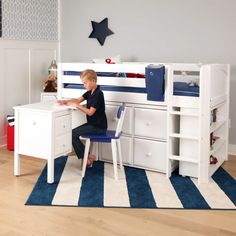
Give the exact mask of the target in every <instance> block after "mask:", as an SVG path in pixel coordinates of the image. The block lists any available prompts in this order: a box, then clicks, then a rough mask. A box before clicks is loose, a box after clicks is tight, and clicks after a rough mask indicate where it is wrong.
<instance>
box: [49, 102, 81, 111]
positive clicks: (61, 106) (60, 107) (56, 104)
mask: <svg viewBox="0 0 236 236" xmlns="http://www.w3.org/2000/svg"><path fill="white" fill-rule="evenodd" d="M53 106H54V108H56V109H62V110H63V109H65V108H68V109H73V110H77V108H76V107H73V106H67V105H60V104H58V103H54V104H53Z"/></svg>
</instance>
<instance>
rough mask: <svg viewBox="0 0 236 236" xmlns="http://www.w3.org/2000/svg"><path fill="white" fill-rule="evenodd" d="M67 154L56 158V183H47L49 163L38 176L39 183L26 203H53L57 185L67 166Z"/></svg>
mask: <svg viewBox="0 0 236 236" xmlns="http://www.w3.org/2000/svg"><path fill="white" fill-rule="evenodd" d="M66 161H67V156H63V157H60V158H57V159H56V160H55V166H56V168H55V173H54V183H52V184H48V183H47V165H46V166H45V167H44V169H43V171H42V173H41V175H40V176H39V178H38V181H37V184H36V185H35V187H34V189H33V191H32V192H31V194H30V196H29V198H28V200H27V202H26V203H25V205H43V206H44V205H51V204H52V200H53V197H54V195H55V192H56V189H57V186H58V184H59V182H60V179H61V175H62V173H63V170H64V168H65V165H66Z"/></svg>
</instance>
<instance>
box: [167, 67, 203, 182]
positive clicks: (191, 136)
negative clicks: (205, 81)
mask: <svg viewBox="0 0 236 236" xmlns="http://www.w3.org/2000/svg"><path fill="white" fill-rule="evenodd" d="M178 69H179V68H178V66H177V67H175V66H173V67H171V68H170V70H169V72H168V75H167V76H168V103H167V104H168V105H167V171H166V175H167V178H170V177H171V174H172V171H173V170H174V169H177V168H178V167H179V174H180V175H182V176H192V177H196V178H198V183H201V182H202V179H201V177H202V173H201V172H200V171H202V168H201V155H202V154H201V151H202V149H201V147H202V142H203V140H202V108H201V102H200V99H199V98H198V97H187V96H175V95H173V86H174V71H175V70H178Z"/></svg>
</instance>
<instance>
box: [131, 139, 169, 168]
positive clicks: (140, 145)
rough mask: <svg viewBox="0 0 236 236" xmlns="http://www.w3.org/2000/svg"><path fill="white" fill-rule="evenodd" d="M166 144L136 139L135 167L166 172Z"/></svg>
mask: <svg viewBox="0 0 236 236" xmlns="http://www.w3.org/2000/svg"><path fill="white" fill-rule="evenodd" d="M166 153H167V151H166V143H165V142H158V141H151V140H144V139H137V138H136V139H135V140H134V165H135V166H139V167H142V168H147V169H154V170H158V171H161V172H166Z"/></svg>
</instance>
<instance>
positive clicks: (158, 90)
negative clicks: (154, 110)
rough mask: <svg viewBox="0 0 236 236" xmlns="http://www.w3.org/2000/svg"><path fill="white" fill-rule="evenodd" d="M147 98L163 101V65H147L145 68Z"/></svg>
mask: <svg viewBox="0 0 236 236" xmlns="http://www.w3.org/2000/svg"><path fill="white" fill-rule="evenodd" d="M145 82H146V89H147V100H150V101H164V91H165V66H164V65H148V66H147V67H146V68H145Z"/></svg>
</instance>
